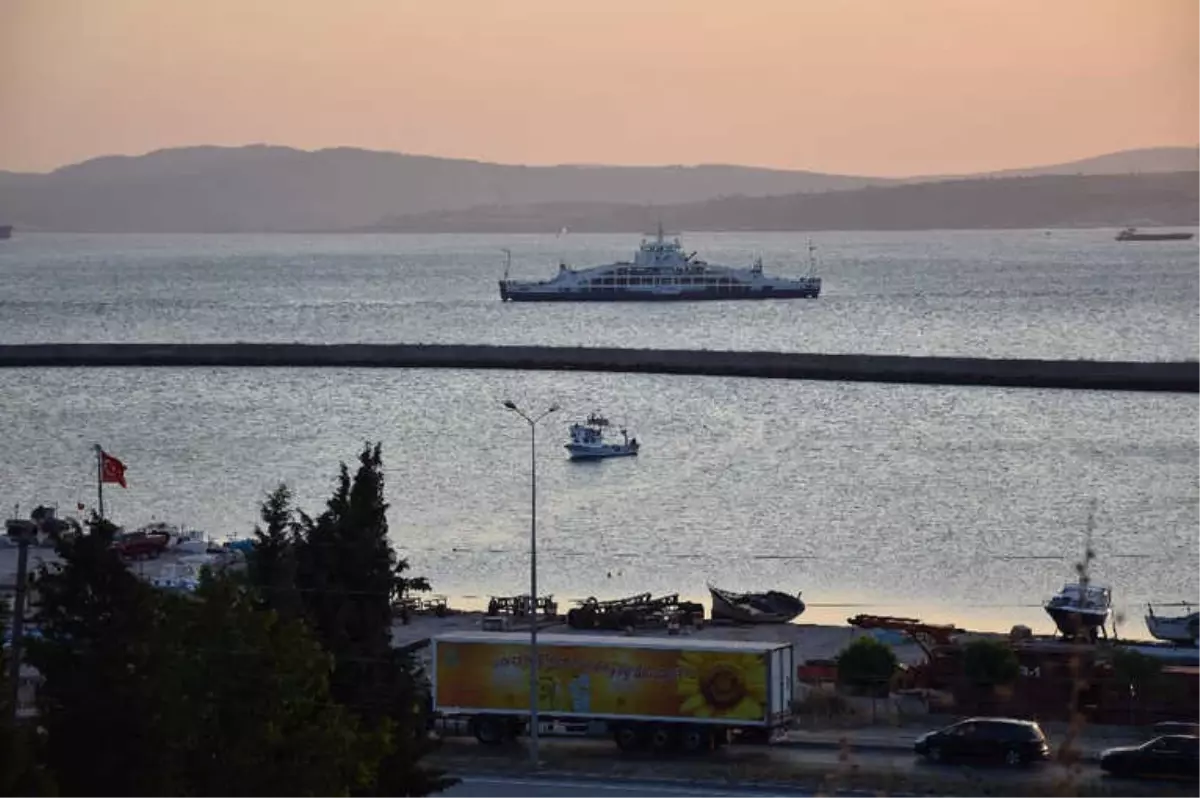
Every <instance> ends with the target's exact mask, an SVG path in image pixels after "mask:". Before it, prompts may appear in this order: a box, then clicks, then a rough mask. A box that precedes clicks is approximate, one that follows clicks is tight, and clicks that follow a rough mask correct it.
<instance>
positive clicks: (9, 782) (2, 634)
mask: <svg viewBox="0 0 1200 798" xmlns="http://www.w3.org/2000/svg"><path fill="white" fill-rule="evenodd" d="M10 615H11V610H10V608H9V606H8V603H7V602H6V601H5V600H4V599H2V598H0V641H4V645H0V680H2V681H3V683H4V686H5V689H4V692H3V694H2V695H0V795H54V794H55V786H54V779H53V778H51V776H50V774H49V772H47V771H46V768H45V767H43V766H42V764H41V754H42V750H41V745H40V743H41V740H40V738H39V737H38V735H37V731H36V729H35V728H34V727H33V726H32V725H30V724H22V723H20V722H14V719H13V709H14V708H13V706H12V704H11V703H10V693H9V683H8V668H9V662H10V661H11V660H10V659H9V657H10V656H11V649H10V648H8V642H7V641H8V621H9V616H10Z"/></svg>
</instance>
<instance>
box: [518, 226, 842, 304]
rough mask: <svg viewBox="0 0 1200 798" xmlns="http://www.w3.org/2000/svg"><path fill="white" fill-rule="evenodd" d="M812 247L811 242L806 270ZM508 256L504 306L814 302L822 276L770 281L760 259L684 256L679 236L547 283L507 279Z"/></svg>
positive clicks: (563, 269)
mask: <svg viewBox="0 0 1200 798" xmlns="http://www.w3.org/2000/svg"><path fill="white" fill-rule="evenodd" d="M813 252H814V247H813V246H812V244H811V243H810V244H809V264H810V271H812V269H813V267H812V264H813V258H812V253H813ZM511 264H512V253H511V252H509V253H508V261H507V265H506V266H505V270H504V278H503V279H502V280H500V299H501V300H503V301H506V302H664V301H695V300H709V299H816V298H817V297H818V296H820V294H821V278H820V277H816V276H815V275H812V274H809V275H807V276H803V277H771V276H768V275H765V274H763V267H762V259H761V258H760V259H758V260H756V261H755V262H754V264H753V265H752V266H749V267H747V268H737V267H732V266H718V265H716V264H712V263H707V262H705V261H703V260H697V258H696V253H695V252H692V253H691V254H685V253H684V251H683V245H682V244H681V243H680V241H679V238H675V239H674V240H667V238H666V237H665V236H664V235H663V230H662V225H659V228H658V235H657V236H655V237H654V238H652V239H647V238H643V239H642V243H641V246H640V247H639V249H638V251H637V252H636V253H635V254H634V259H633V260H632V261H619V262H616V263H608V264H605V265H602V266H592V267H589V268H584V269H572V268H570V267H568V266H567V265H566V264H565V263H560V264H559V266H558V274H556V275H554V276H553V277H551V278H550V279H548V280H542V281H525V280H510V279H509V277H508V271H509V267H510V266H511Z"/></svg>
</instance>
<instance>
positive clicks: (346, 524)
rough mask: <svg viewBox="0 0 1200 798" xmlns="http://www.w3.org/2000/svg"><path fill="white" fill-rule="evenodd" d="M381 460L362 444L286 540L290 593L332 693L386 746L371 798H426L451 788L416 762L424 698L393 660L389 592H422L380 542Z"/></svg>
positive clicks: (424, 742) (421, 749) (418, 680)
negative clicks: (330, 664)
mask: <svg viewBox="0 0 1200 798" xmlns="http://www.w3.org/2000/svg"><path fill="white" fill-rule="evenodd" d="M384 486H385V480H384V474H383V450H382V447H381V445H380V444H378V443H377V444H375V445H374V446H372V445H371V444H369V443H368V444H365V445H364V446H363V449H362V451H361V452H360V454H359V457H358V468H357V470H356V471H355V474H354V477H353V479H351V477H350V470H349V468H348V467H347V466H346V464H345V463H342V464H341V465H340V468H339V471H338V478H337V484H336V487H335V489H334V493H333V496H332V497H330V499H329V501H328V502H327V503H326V509H325V512H323V513H322V514H321V515H320V516H318V517H317V518H316V519H315V520H314V519H310V518H307V517H304V516H302V517H301V530H300V532H299V534H298V535H297V536H296V539H295V546H296V561H297V566H298V568H297V584H298V587H299V589H300V596H301V599H302V602H303V604H304V608H305V617H306V618H307V619H308V622H309V624H310V626H311V628H312V629H313V631H314V633H315V634H316V636H317V638H318V639H319V640H320V641H321V643H322V645H323V646H324V647H325V650H326V651H328V652H329V653H330V654H332V655H333V657H334V660H335V666H334V675H333V682H332V692H333V696H334V697H335V699H336V700H337V701H339V702H341V703H342V704H344V705H345V706H346V707H347V708H349V709H351V710H352V711H353V712H355V713H357V714H358V715H359V716H360V717H361V718H362V720H363V722H364V724H365V725H366V727H367V728H369V729H372V730H375V731H377V732H378V733H380V734H383V735H385V736H386V737H387V739H388V741H389V752H388V754H387V756H385V758H384V760H383V762H382V764H381V766H380V769H379V771H378V779H377V781H376V784H375V790H376V794H383V795H388V794H403V795H427V794H429V793H430V792H433V791H436V790H439V789H444V788H445V787H447V786H449V785H450V784H452V783H453V781H452V780H449V779H445V778H443V776H442V774H441V772H440V771H435V770H431V769H428V768H424V767H422V766H421V765H420V759H421V757H422V756H424V755H425V754H426V753H428V752H429V751H430V750H432V743H431V742H430V741H429V738H428V735H427V733H426V729H427V714H426V713H427V707H428V688H427V686H426V681H425V679H424V678H423V675H422V674H420V673H419V672H418V669H417V667H416V665H415V663H414V661H413V659H412V657H411V656H410V655H407V654H403V653H400V652H397V651H395V650H394V649H393V648H392V645H391V638H392V606H391V602H392V597H393V595H394V594H395V593H396V591H397V589H400V590H413V589H428V587H429V583H428V580H425V579H424V578H422V577H406V576H404V573H405V572H406V571H407V570H408V563H407V562H406V561H403V560H398V559H397V557H396V553H395V551H394V550H393V549H392V545H391V541H390V539H389V538H388V523H387V510H388V504H387V502H386V501H385V499H384Z"/></svg>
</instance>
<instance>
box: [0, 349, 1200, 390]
mask: <svg viewBox="0 0 1200 798" xmlns="http://www.w3.org/2000/svg"><path fill="white" fill-rule="evenodd" d="M67 367H69V368H113V367H140V368H182V367H209V368H211V367H232V368H239V367H240V368H247V367H291V368H326V367H341V368H347V367H348V368H448V369H508V370H537V371H609V372H630V373H651V374H681V375H703V376H718V377H755V378H764V379H792V380H837V381H852V382H893V383H916V384H931V385H985V386H1005V387H1025V388H1063V389H1077V390H1106V391H1170V392H1177V393H1198V392H1200V364H1197V362H1196V361H1173V362H1128V361H1126V362H1122V361H1095V360H996V359H986V358H963V357H908V356H902V355H854V354H850V355H822V354H801V353H785V352H729V351H710V350H690V349H601V348H585V347H549V346H476V345H458V344H439V345H434V344H295V343H291V344H289V343H210V344H173V343H162V344H132V343H128V344H127V343H86V344H73V343H61V344H8V345H0V368H7V369H12V368H67Z"/></svg>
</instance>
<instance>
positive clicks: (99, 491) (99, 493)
mask: <svg viewBox="0 0 1200 798" xmlns="http://www.w3.org/2000/svg"><path fill="white" fill-rule="evenodd" d="M96 498H97V500H98V501H97V504H98V505H99V510H100V520H101V521H103V520H104V450H103V449H101V448H100V444H98V443H97V444H96Z"/></svg>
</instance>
